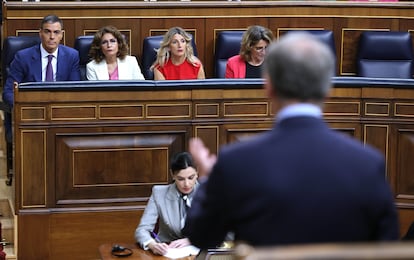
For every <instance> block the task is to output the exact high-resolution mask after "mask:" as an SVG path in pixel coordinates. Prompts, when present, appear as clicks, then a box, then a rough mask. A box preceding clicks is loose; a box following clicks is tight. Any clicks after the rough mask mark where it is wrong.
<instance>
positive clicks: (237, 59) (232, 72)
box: [225, 55, 246, 79]
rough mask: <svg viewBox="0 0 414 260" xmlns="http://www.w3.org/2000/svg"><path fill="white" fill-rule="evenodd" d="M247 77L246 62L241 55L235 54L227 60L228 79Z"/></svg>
mask: <svg viewBox="0 0 414 260" xmlns="http://www.w3.org/2000/svg"><path fill="white" fill-rule="evenodd" d="M245 77H246V62H245V61H244V60H243V59H242V57H241V56H240V55H235V56H233V57H230V58H229V59H228V60H227V64H226V74H225V78H226V79H234V78H236V79H237V78H238V79H243V78H245Z"/></svg>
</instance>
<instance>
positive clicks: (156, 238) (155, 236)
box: [150, 231, 162, 243]
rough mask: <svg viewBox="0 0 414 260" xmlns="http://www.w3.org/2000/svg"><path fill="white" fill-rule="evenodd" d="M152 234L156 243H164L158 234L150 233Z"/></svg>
mask: <svg viewBox="0 0 414 260" xmlns="http://www.w3.org/2000/svg"><path fill="white" fill-rule="evenodd" d="M150 232H151V235H152V237H153V238H154V239H155V242H157V243H162V242H161V240H160V238H159V237H158V235H157V233H155V232H154V231H150Z"/></svg>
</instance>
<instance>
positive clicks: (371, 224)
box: [184, 33, 399, 248]
mask: <svg viewBox="0 0 414 260" xmlns="http://www.w3.org/2000/svg"><path fill="white" fill-rule="evenodd" d="M267 52H268V53H267V57H266V58H265V61H264V76H265V79H266V80H265V82H266V83H265V91H266V93H267V95H268V96H269V97H270V98H271V99H272V101H273V104H274V106H275V109H276V118H275V124H274V127H273V129H272V130H270V131H268V132H266V133H264V134H261V135H259V136H256V137H252V138H251V139H250V140H247V141H242V142H239V143H235V144H232V145H229V146H227V147H224V148H222V149H221V151H220V153H219V156H218V157H217V158H216V157H215V155H213V154H210V153H209V151H208V149H207V148H206V147H205V146H204V144H203V143H202V141H201V140H199V139H193V140H191V141H190V151H191V153H192V154H193V157H194V159H195V160H196V162H197V166H198V170H199V174H200V178H199V180H200V182H201V183H202V184H201V186H200V188H199V190H198V191H197V193H196V195H195V198H194V200H193V204H192V207H191V209H190V211H189V212H188V215H187V222H186V226H185V228H184V234H185V235H186V236H188V238H189V239H190V241H191V243H192V244H194V245H195V246H197V247H200V248H211V247H215V246H217V245H219V244H220V243H221V242H222V241H223V240H224V238H225V235H226V234H227V233H228V232H234V235H235V240H238V241H244V242H247V243H249V244H252V245H255V246H265V245H283V244H303V243H325V242H355V241H376V240H396V239H398V237H399V234H398V233H399V224H398V216H397V211H396V208H395V205H394V200H393V194H392V192H391V189H390V187H389V185H388V183H387V181H386V174H385V172H386V171H385V162H384V158H383V156H382V155H381V154H380V153H379V152H378V151H376V150H375V149H373V148H371V147H369V146H368V145H366V146H364V145H362V144H361V143H360V142H358V141H357V140H355V139H353V138H351V137H348V136H346V135H345V134H343V133H339V132H336V131H334V130H331V129H330V128H329V127H328V125H327V124H326V123H325V122H324V121H323V119H322V105H323V101H324V99H325V97H326V96H327V95H328V92H329V90H330V87H331V76H332V75H334V57H333V55H332V52H331V51H330V50H329V48H328V47H327V46H325V45H324V44H323V43H320V42H318V41H317V40H316V39H314V38H313V37H312V36H311V35H309V34H305V33H297V34H288V35H287V36H284V37H282V39H281V40H280V41H279V42H277V43H273V44H272V45H271V46H270V47H269V48H268V50H267Z"/></svg>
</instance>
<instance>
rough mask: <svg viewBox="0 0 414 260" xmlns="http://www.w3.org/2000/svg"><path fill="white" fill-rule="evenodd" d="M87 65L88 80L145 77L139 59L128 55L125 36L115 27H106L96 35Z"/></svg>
mask: <svg viewBox="0 0 414 260" xmlns="http://www.w3.org/2000/svg"><path fill="white" fill-rule="evenodd" d="M89 56H91V57H92V61H90V62H89V63H88V64H86V77H87V79H88V80H109V79H110V80H118V79H120V80H134V79H142V80H144V76H143V75H142V73H141V69H140V68H139V66H138V62H137V59H136V58H135V57H134V56H129V55H128V44H127V43H126V41H125V38H124V36H123V35H122V34H121V32H120V31H118V29H116V28H115V27H113V26H105V27H103V28H101V29H100V30H99V31H98V32H96V33H95V36H94V38H93V41H92V45H91V49H90V51H89Z"/></svg>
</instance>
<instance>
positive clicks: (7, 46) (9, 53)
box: [1, 35, 40, 185]
mask: <svg viewBox="0 0 414 260" xmlns="http://www.w3.org/2000/svg"><path fill="white" fill-rule="evenodd" d="M36 44H40V38H39V36H38V35H36V36H9V37H7V38H6V39H4V41H3V50H2V71H3V84H4V83H5V82H6V79H7V77H8V75H9V71H10V63H11V62H12V61H13V59H14V55H15V54H16V52H18V51H19V50H22V49H25V48H29V47H31V46H33V45H36ZM3 89H4V86H3ZM1 108H2V110H3V112H4V129H5V131H4V132H5V137H6V154H7V177H8V180H7V181H6V183H7V185H11V183H12V175H13V173H12V169H13V131H12V114H11V111H10V107H9V105H6V104H5V103H2V106H1Z"/></svg>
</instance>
